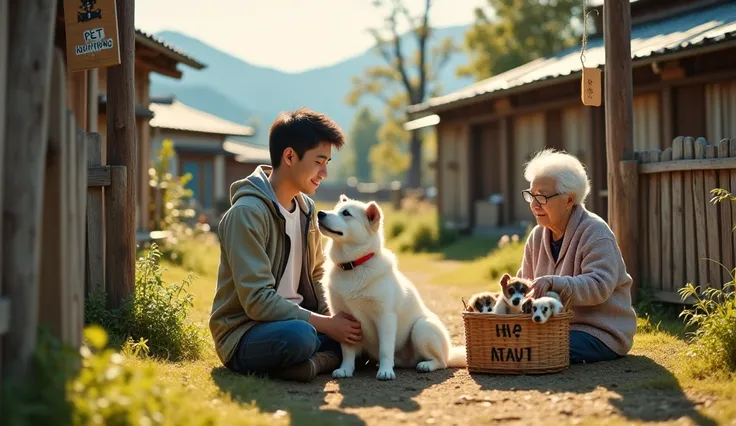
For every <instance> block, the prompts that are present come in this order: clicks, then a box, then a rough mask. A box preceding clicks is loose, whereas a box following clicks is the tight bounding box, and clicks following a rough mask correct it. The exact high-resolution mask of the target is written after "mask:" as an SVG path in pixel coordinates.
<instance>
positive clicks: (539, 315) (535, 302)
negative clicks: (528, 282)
mask: <svg viewBox="0 0 736 426" xmlns="http://www.w3.org/2000/svg"><path fill="white" fill-rule="evenodd" d="M530 303H531V314H532V319H533V320H534V322H536V323H539V324H544V323H546V322H547V320H549V319H550V318H551V317H552V316H554V315H558V314H559V313H560V312H562V309H563V307H564V306H563V305H562V299H561V298H560V295H559V294H557V293H555V292H554V291H548V292H547V293H546V294H545V295H544V296H543V297H540V298H538V299H534V298H531V297H529V298H527V299H526V300H525V301H524V304H525V305H528V304H530Z"/></svg>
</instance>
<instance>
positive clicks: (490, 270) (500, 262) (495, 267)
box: [486, 235, 526, 280]
mask: <svg viewBox="0 0 736 426" xmlns="http://www.w3.org/2000/svg"><path fill="white" fill-rule="evenodd" d="M525 241H526V239H520V238H519V236H518V235H513V236H511V237H509V236H508V235H504V236H503V237H501V239H500V240H499V241H498V248H496V249H495V250H492V251H491V253H490V254H489V255H488V259H487V264H488V266H487V268H486V278H488V279H490V280H498V279H500V278H501V276H502V275H503V274H509V275H516V271H518V270H519V267H520V266H521V261H522V259H523V258H524V244H525Z"/></svg>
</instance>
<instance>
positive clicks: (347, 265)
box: [337, 253, 373, 271]
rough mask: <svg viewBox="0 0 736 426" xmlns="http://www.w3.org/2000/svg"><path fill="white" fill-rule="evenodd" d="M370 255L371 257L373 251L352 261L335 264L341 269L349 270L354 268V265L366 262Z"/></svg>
mask: <svg viewBox="0 0 736 426" xmlns="http://www.w3.org/2000/svg"><path fill="white" fill-rule="evenodd" d="M371 257H373V253H368V254H366V255H365V256H362V257H359V258H357V259H355V260H353V261H352V262H347V263H338V264H337V265H338V266H339V267H340V268H342V270H343V271H350V270H352V269H355V267H356V266H360V265H362V264H364V263H365V262H367V261H368V260H369V259H370V258H371Z"/></svg>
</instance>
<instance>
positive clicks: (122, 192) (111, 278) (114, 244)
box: [105, 166, 135, 307]
mask: <svg viewBox="0 0 736 426" xmlns="http://www.w3.org/2000/svg"><path fill="white" fill-rule="evenodd" d="M109 167H110V186H109V187H108V189H107V190H106V191H105V235H106V236H108V238H106V240H107V241H106V244H105V259H107V260H106V265H105V286H106V288H107V296H108V304H109V305H110V307H117V306H119V305H120V304H121V303H122V302H123V300H124V299H125V298H126V297H128V296H129V295H130V294H132V293H133V286H134V284H135V275H134V274H135V269H133V270H129V268H128V265H126V263H125V262H122V261H121V259H124V258H125V257H126V256H128V255H129V254H128V251H129V250H134V249H135V246H128V245H127V244H123V242H124V240H123V241H121V239H119V238H111V237H112V236H113V235H116V234H118V233H119V232H120V224H121V223H122V222H123V221H124V220H125V217H126V210H125V209H126V204H127V203H129V202H130V200H129V198H128V188H127V184H128V182H127V168H126V167H125V166H109ZM134 241H135V240H134ZM133 266H134V267H135V265H133Z"/></svg>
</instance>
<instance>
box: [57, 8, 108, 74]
mask: <svg viewBox="0 0 736 426" xmlns="http://www.w3.org/2000/svg"><path fill="white" fill-rule="evenodd" d="M64 23H65V26H66V58H67V69H68V70H69V71H70V72H73V71H82V70H87V69H91V68H104V67H111V66H115V65H119V64H120V44H119V43H118V18H117V11H116V9H115V0H64Z"/></svg>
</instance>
